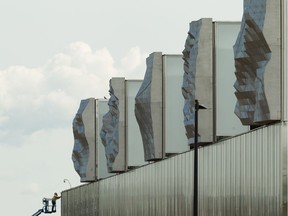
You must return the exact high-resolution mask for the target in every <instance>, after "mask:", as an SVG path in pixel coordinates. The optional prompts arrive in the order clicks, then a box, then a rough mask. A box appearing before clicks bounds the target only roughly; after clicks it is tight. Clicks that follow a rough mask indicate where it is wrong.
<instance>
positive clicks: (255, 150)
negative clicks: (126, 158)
mask: <svg viewBox="0 0 288 216" xmlns="http://www.w3.org/2000/svg"><path fill="white" fill-rule="evenodd" d="M283 128H284V129H283ZM286 134H287V127H286V126H283V125H281V124H278V125H272V126H269V127H265V128H261V129H258V130H255V131H252V132H250V133H247V134H243V135H240V136H237V137H234V138H232V139H228V140H225V141H222V142H219V143H216V144H214V145H210V146H207V147H203V148H200V149H199V169H198V170H199V176H198V177H199V202H198V204H199V206H198V208H199V215H203V216H204V215H205V216H206V215H209V216H210V215H213V216H218V215H219V216H231V215H236V216H238V215H239V216H247V215H253V216H255V215H256V216H257V215H259V216H265V215H267V216H268V215H269V216H270V215H273V216H278V215H282V213H283V210H282V203H283V197H282V196H283V191H282V190H283V186H282V185H283V179H285V178H284V177H283V174H282V160H283V159H282V156H281V155H282V154H283V153H282V151H281V146H282V145H283V146H285V149H286V148H287V147H286V145H287V138H286V136H287V135H286ZM282 143H283V144H282ZM285 155H286V153H285ZM193 157H194V151H189V152H187V153H184V154H181V155H177V156H175V157H172V158H169V159H166V160H163V161H160V162H156V163H151V164H149V165H147V166H144V167H141V168H139V169H135V170H133V171H130V172H127V173H125V174H121V175H117V176H113V177H110V178H107V179H104V180H101V181H98V182H96V183H92V184H89V185H83V186H81V187H79V188H74V189H71V190H69V191H68V192H65V193H66V194H67V195H63V197H62V199H63V200H62V202H63V203H62V208H63V211H66V212H68V214H66V212H63V215H64V216H65V215H69V216H74V215H75V216H80V215H93V216H94V215H103V216H109V215H111V216H115V215H116V216H117V215H119V216H122V215H123V216H129V215H131V216H132V215H133V216H134V215H139V216H153V215H155V216H161V215H163V216H170V215H171V216H174V215H191V214H192V210H193V207H192V206H193V205H192V203H193V161H194V160H193ZM284 161H287V160H284ZM286 166H287V165H286ZM286 174H287V173H286V170H284V175H286ZM285 185H286V182H285ZM98 187H99V189H98ZM285 187H286V186H285ZM96 191H97V192H96ZM65 193H63V194H65ZM94 193H97V194H94ZM86 194H87V195H86ZM79 197H80V198H81V199H79ZM65 199H66V201H65ZM96 200H97V201H96ZM98 200H99V201H98ZM65 202H67V208H66V207H65V205H64V203H65ZM98 202H99V204H98ZM96 206H97V207H96ZM96 208H97V211H96V210H95V209H96ZM92 212H93V213H92ZM95 212H98V213H99V214H97V213H95Z"/></svg>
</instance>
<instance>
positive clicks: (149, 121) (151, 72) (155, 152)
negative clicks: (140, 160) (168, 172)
mask: <svg viewBox="0 0 288 216" xmlns="http://www.w3.org/2000/svg"><path fill="white" fill-rule="evenodd" d="M146 65H147V69H146V73H145V77H144V80H143V82H142V85H141V87H140V89H139V91H138V93H137V95H136V97H135V116H136V119H137V122H138V125H139V128H140V132H141V136H142V141H143V146H144V158H145V160H146V161H149V160H155V159H160V158H162V149H159V148H158V147H159V145H160V146H161V148H162V92H161V89H162V53H152V54H150V56H149V57H148V58H147V59H146ZM157 77H158V78H157ZM153 86H154V88H156V89H155V91H154V92H159V94H161V95H158V94H156V95H152V90H153ZM159 90H160V91H159ZM154 94H155V93H154ZM153 97H154V98H153ZM156 97H159V99H157V98H156ZM160 98H161V99H160ZM157 127H158V128H157ZM157 131H158V133H157ZM156 133H157V134H156Z"/></svg>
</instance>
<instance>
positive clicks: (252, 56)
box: [233, 0, 272, 125]
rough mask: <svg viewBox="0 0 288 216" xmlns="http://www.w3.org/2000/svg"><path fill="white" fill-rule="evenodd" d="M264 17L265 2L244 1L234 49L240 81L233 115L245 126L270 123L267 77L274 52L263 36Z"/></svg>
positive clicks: (236, 85)
mask: <svg viewBox="0 0 288 216" xmlns="http://www.w3.org/2000/svg"><path fill="white" fill-rule="evenodd" d="M265 14H266V0H249V1H248V0H245V1H244V15H243V18H242V24H241V30H240V32H239V35H238V38H237V41H236V43H235V45H234V47H233V48H234V58H235V68H236V72H235V75H236V78H237V81H236V82H235V84H234V88H235V89H236V92H235V95H236V97H237V104H236V107H235V111H234V112H235V114H236V115H237V116H238V117H239V119H240V120H241V122H242V124H243V125H257V124H259V123H261V122H262V123H265V122H267V121H269V120H270V110H269V105H268V101H267V98H266V94H265V88H264V87H265V86H264V75H265V72H266V65H267V64H268V62H269V61H270V59H271V53H272V52H271V50H270V47H269V45H268V43H267V41H266V39H265V36H264V34H263V26H264V22H265ZM271 87H272V86H271Z"/></svg>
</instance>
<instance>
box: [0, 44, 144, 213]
mask: <svg viewBox="0 0 288 216" xmlns="http://www.w3.org/2000/svg"><path fill="white" fill-rule="evenodd" d="M144 56H145V54H143V53H141V51H140V49H139V48H137V47H134V48H132V49H131V50H130V51H128V52H127V55H126V56H124V57H123V58H122V59H124V60H122V61H119V62H118V63H117V62H115V61H114V58H113V56H112V54H111V53H110V52H109V50H108V49H107V48H103V49H99V50H92V49H91V47H90V46H89V45H88V44H85V43H83V42H75V43H72V44H70V45H69V46H67V47H66V48H65V49H64V50H63V52H61V53H57V54H56V55H54V56H53V58H51V59H50V60H49V61H47V63H46V64H45V65H42V66H39V67H37V68H28V67H24V66H12V67H9V68H7V69H4V70H0V101H1V106H0V158H1V161H2V163H0V170H2V172H1V173H0V191H1V192H2V193H4V194H6V195H5V197H2V198H3V199H1V198H0V203H2V204H3V205H4V206H6V205H5V204H6V202H8V201H9V202H10V200H13V203H17V205H18V206H17V208H18V209H25V212H24V211H22V212H21V214H23V215H24V214H25V215H29V214H30V215H31V214H32V213H33V212H35V211H36V210H37V209H39V208H41V205H42V198H43V197H44V196H45V197H49V196H51V195H52V194H53V193H54V192H59V193H60V192H61V191H62V190H64V189H67V187H68V185H65V184H64V183H63V179H65V178H67V179H69V181H70V182H71V184H72V186H76V185H79V184H80V183H79V180H80V178H79V176H78V175H77V173H76V172H75V171H74V167H73V163H72V160H71V155H72V150H73V145H74V140H73V132H72V121H73V118H74V116H75V114H76V112H77V110H78V108H79V105H80V101H81V99H85V98H89V97H95V98H103V96H104V95H106V96H108V89H109V79H110V78H112V77H114V76H125V77H127V76H128V75H129V74H130V75H131V74H132V75H133V76H134V78H138V79H142V78H143V76H144V72H145V58H144ZM141 59H142V60H141ZM129 62H130V63H131V65H132V66H131V67H130V68H129ZM115 65H119V68H116V67H115ZM125 71H126V72H125ZM127 78H129V77H127ZM23 200H30V206H29V207H28V208H27V206H26V205H25V202H23ZM31 203H34V204H35V206H34V204H33V205H31ZM7 206H8V205H7ZM18 209H15V210H14V209H13V210H11V209H6V210H5V209H2V210H3V212H10V213H11V215H17V212H18V211H19V210H18Z"/></svg>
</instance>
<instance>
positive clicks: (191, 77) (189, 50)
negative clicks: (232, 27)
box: [182, 20, 202, 144]
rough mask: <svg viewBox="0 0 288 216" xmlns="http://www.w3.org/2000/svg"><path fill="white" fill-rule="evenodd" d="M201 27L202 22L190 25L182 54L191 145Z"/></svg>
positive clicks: (185, 115) (188, 133)
mask: <svg viewBox="0 0 288 216" xmlns="http://www.w3.org/2000/svg"><path fill="white" fill-rule="evenodd" d="M201 26H202V20H199V21H193V22H191V23H190V29H189V32H188V36H187V39H186V42H185V49H184V50H183V52H182V53H183V60H184V75H183V84H182V94H183V97H184V99H185V102H184V108H183V114H184V125H185V129H186V136H187V138H188V142H189V144H191V143H193V142H194V137H195V134H194V133H195V90H196V88H195V80H196V62H197V56H198V40H199V32H200V29H201Z"/></svg>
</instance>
